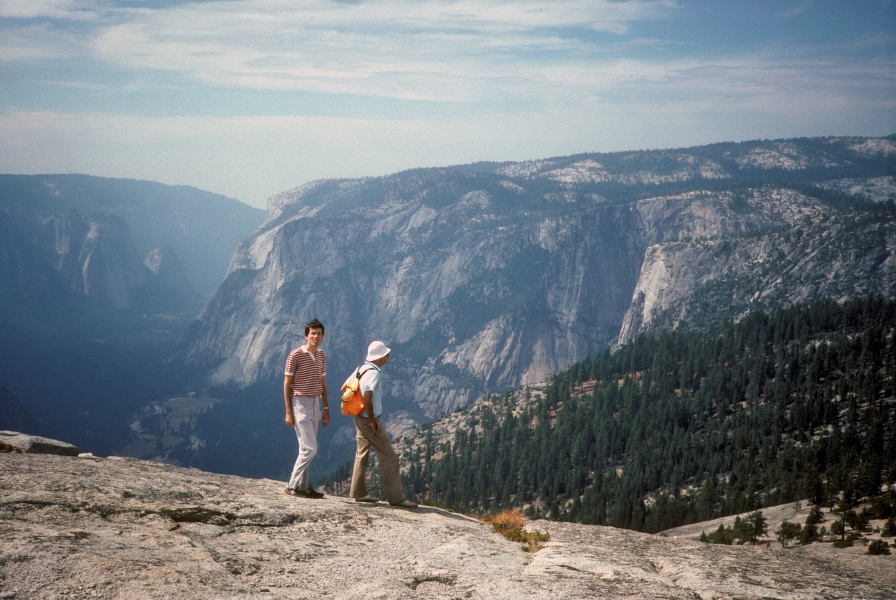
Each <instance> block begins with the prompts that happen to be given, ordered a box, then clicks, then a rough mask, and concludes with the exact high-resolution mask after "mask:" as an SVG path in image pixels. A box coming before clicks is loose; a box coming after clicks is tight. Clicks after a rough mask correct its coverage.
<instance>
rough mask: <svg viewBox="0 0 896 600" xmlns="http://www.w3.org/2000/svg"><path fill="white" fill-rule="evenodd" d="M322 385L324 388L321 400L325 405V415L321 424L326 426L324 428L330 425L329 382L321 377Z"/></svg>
mask: <svg viewBox="0 0 896 600" xmlns="http://www.w3.org/2000/svg"><path fill="white" fill-rule="evenodd" d="M320 385H321V388H322V389H321V393H320V399H321V401H322V402H323V403H324V415H323V417H322V418H321V422H322V423H323V424H324V427H326V426H327V425H328V424H329V423H330V403H329V401H328V400H327V380H326V379H324V378H323V377H321V378H320Z"/></svg>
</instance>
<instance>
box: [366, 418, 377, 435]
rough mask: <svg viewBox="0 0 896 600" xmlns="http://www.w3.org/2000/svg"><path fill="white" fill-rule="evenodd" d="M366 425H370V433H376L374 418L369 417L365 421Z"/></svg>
mask: <svg viewBox="0 0 896 600" xmlns="http://www.w3.org/2000/svg"><path fill="white" fill-rule="evenodd" d="M367 426H368V427H370V433H371V434H372V435H376V421H375V420H374V419H370V420H369V421H367Z"/></svg>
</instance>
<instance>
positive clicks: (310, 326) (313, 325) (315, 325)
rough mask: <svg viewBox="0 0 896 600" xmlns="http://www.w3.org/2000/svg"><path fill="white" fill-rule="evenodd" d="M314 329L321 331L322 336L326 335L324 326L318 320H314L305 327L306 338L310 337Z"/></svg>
mask: <svg viewBox="0 0 896 600" xmlns="http://www.w3.org/2000/svg"><path fill="white" fill-rule="evenodd" d="M312 329H320V333H321V335H323V333H324V324H323V323H321V322H320V321H318V320H317V319H313V320H312V321H311V322H309V323H308V324H307V325H305V337H308V332H309V331H311V330H312Z"/></svg>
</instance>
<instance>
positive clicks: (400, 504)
mask: <svg viewBox="0 0 896 600" xmlns="http://www.w3.org/2000/svg"><path fill="white" fill-rule="evenodd" d="M389 504H390V505H392V506H397V507H398V508H417V505H416V504H414V503H413V502H411V501H410V500H402V501H401V502H395V503H392V502H390V503H389Z"/></svg>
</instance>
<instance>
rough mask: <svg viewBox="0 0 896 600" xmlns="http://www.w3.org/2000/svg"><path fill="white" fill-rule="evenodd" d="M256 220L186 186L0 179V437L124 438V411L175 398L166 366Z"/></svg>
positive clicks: (176, 383)
mask: <svg viewBox="0 0 896 600" xmlns="http://www.w3.org/2000/svg"><path fill="white" fill-rule="evenodd" d="M262 215H263V212H262V211H260V210H257V209H254V208H251V207H249V206H246V205H244V204H242V203H240V202H238V201H237V200H233V199H230V198H225V197H224V196H220V195H217V194H212V193H209V192H204V191H201V190H197V189H195V188H188V187H183V186H181V187H174V186H166V185H162V184H159V183H153V182H148V181H133V180H123V179H108V178H101V177H92V176H87V175H0V390H2V394H0V406H2V408H0V428H3V427H4V426H5V427H15V426H19V425H21V424H27V425H28V426H29V432H30V433H38V432H46V433H50V434H53V435H67V436H69V437H72V438H73V439H76V440H77V441H78V442H79V443H83V441H84V440H93V441H95V442H96V443H99V444H113V443H114V442H112V441H111V440H113V439H116V438H121V437H125V438H126V437H127V435H128V434H129V432H130V430H129V428H128V425H127V423H126V422H125V421H126V419H127V418H129V416H130V414H129V413H130V412H131V411H134V410H136V409H137V408H138V407H139V406H141V405H142V403H143V402H146V401H148V399H154V396H153V395H154V394H159V393H166V392H168V390H169V389H171V388H172V387H177V388H179V389H178V391H180V390H182V388H183V386H184V385H185V384H184V383H183V381H182V380H181V377H180V375H178V376H175V375H174V373H175V372H178V373H180V374H182V371H181V370H179V369H178V368H177V366H176V365H172V364H170V363H165V359H166V358H167V356H169V355H170V354H171V352H172V346H173V343H174V341H175V340H176V337H177V335H179V334H180V332H181V331H182V329H183V327H184V326H185V323H189V320H191V319H192V318H193V317H195V315H196V314H197V313H198V312H199V310H200V309H201V308H202V305H203V303H204V302H205V301H206V299H207V298H208V297H210V296H211V294H212V293H213V291H214V290H215V289H216V288H217V286H218V285H219V284H220V282H221V280H222V279H223V277H224V275H225V271H226V267H227V264H228V261H229V258H230V255H231V253H232V251H233V248H234V247H235V246H236V244H237V243H238V242H239V241H241V240H242V239H243V238H245V237H246V236H247V235H249V233H251V232H252V230H253V229H255V227H256V226H257V225H258V224H259V223H260V222H261V220H262ZM163 390H164V391H163ZM100 448H104V449H107V448H108V446H106V445H101V446H100Z"/></svg>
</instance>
